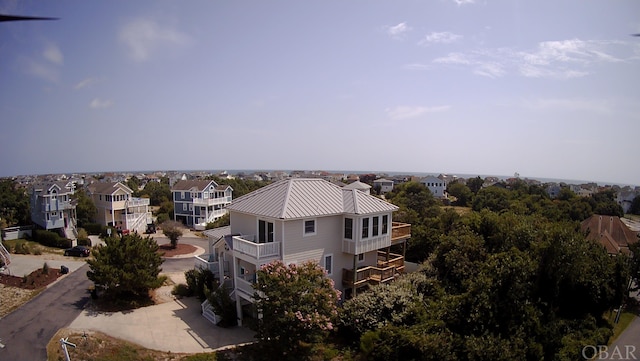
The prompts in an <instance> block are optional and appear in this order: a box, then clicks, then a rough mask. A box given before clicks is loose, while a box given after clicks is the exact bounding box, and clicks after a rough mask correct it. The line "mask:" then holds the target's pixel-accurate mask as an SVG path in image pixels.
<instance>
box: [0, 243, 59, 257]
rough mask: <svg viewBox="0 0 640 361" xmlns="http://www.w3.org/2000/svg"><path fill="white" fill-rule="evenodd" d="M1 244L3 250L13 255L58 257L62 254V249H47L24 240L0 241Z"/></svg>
mask: <svg viewBox="0 0 640 361" xmlns="http://www.w3.org/2000/svg"><path fill="white" fill-rule="evenodd" d="M2 243H3V244H4V246H5V248H7V250H9V252H10V253H15V254H36V255H38V254H43V253H50V254H59V255H63V254H64V249H62V248H55V247H47V246H43V245H41V244H40V243H38V242H34V241H29V240H26V239H12V240H5V241H2Z"/></svg>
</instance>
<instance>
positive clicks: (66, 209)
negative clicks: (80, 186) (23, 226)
mask: <svg viewBox="0 0 640 361" xmlns="http://www.w3.org/2000/svg"><path fill="white" fill-rule="evenodd" d="M74 190H75V185H74V184H73V182H67V181H58V182H46V183H39V184H34V185H33V186H32V187H31V194H30V197H29V200H30V203H31V221H32V222H33V223H35V224H36V225H38V226H39V227H41V228H42V229H46V230H50V231H55V232H58V233H59V234H60V235H61V236H63V237H65V238H68V239H71V240H75V239H76V237H77V236H78V232H77V230H76V218H77V217H76V202H75V200H73V199H72V198H71V196H72V195H73V194H74Z"/></svg>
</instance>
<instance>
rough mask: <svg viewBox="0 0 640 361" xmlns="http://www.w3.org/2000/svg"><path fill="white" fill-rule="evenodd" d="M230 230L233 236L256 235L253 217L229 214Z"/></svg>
mask: <svg viewBox="0 0 640 361" xmlns="http://www.w3.org/2000/svg"><path fill="white" fill-rule="evenodd" d="M230 222H231V230H232V231H233V234H238V233H240V234H253V235H255V234H257V233H258V232H257V229H256V227H257V221H256V217H255V216H250V215H246V214H242V213H237V212H231V218H230Z"/></svg>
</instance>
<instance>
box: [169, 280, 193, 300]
mask: <svg viewBox="0 0 640 361" xmlns="http://www.w3.org/2000/svg"><path fill="white" fill-rule="evenodd" d="M171 294H172V295H174V296H178V297H190V296H193V292H192V291H191V290H190V289H189V286H187V285H185V284H184V283H178V284H177V285H175V286H173V290H171Z"/></svg>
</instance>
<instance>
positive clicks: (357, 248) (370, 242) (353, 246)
mask: <svg viewBox="0 0 640 361" xmlns="http://www.w3.org/2000/svg"><path fill="white" fill-rule="evenodd" d="M389 246H391V235H390V234H385V235H382V236H378V237H370V238H366V239H361V240H357V241H356V240H351V239H344V240H342V252H344V253H349V254H361V253H366V252H371V251H375V250H377V249H381V248H385V247H389Z"/></svg>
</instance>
